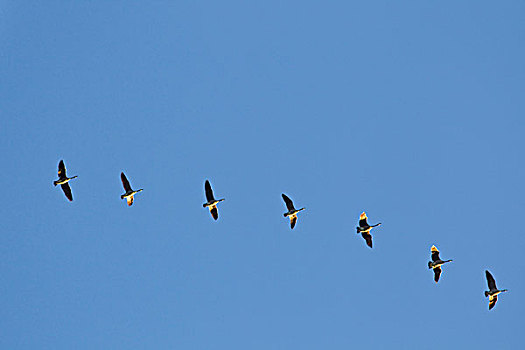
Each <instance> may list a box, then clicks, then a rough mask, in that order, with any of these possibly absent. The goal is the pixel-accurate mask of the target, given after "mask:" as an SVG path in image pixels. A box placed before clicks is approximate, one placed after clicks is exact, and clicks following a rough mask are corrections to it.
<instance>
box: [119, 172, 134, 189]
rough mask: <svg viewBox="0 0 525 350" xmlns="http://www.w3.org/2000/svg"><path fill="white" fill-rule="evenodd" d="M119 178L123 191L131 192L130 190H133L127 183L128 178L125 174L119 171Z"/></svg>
mask: <svg viewBox="0 0 525 350" xmlns="http://www.w3.org/2000/svg"><path fill="white" fill-rule="evenodd" d="M120 179H121V180H122V186H124V191H126V192H131V191H133V190H132V189H131V186H130V184H129V181H128V179H127V178H126V175H124V173H123V172H122V173H120Z"/></svg>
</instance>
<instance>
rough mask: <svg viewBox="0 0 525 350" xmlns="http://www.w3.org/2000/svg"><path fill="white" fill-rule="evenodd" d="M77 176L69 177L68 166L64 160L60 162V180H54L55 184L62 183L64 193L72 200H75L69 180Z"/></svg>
mask: <svg viewBox="0 0 525 350" xmlns="http://www.w3.org/2000/svg"><path fill="white" fill-rule="evenodd" d="M76 177H77V176H73V177H67V175H66V166H65V165H64V161H63V160H61V161H60V162H59V163H58V180H56V181H53V185H55V186H56V185H60V187H62V191H64V194H65V195H66V197H67V199H69V201H70V202H72V201H73V194H72V193H71V187H69V184H68V182H69V180H72V179H74V178H76Z"/></svg>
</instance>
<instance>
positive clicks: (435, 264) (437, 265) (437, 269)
mask: <svg viewBox="0 0 525 350" xmlns="http://www.w3.org/2000/svg"><path fill="white" fill-rule="evenodd" d="M430 253H431V254H432V261H429V262H428V268H429V269H434V281H436V283H438V281H439V276H440V275H441V266H442V265H444V264H445V263H448V262H451V261H452V260H441V259H440V258H439V250H438V249H437V248H436V246H435V245H433V246H432V248H430Z"/></svg>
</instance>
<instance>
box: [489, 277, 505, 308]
mask: <svg viewBox="0 0 525 350" xmlns="http://www.w3.org/2000/svg"><path fill="white" fill-rule="evenodd" d="M485 276H486V277H487V284H488V285H489V290H488V291H487V290H486V291H485V297H489V310H491V309H492V308H493V307H494V305H496V302H497V301H498V294H499V293H503V292H506V291H507V289H502V290H499V289H498V287H496V281H495V280H494V277H492V275H491V274H490V272H489V271H488V270H485Z"/></svg>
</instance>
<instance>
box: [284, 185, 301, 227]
mask: <svg viewBox="0 0 525 350" xmlns="http://www.w3.org/2000/svg"><path fill="white" fill-rule="evenodd" d="M281 195H282V196H283V200H284V203H285V204H286V208H287V209H288V211H287V212H286V213H284V217H287V216H288V218H289V219H290V227H291V228H292V230H293V228H294V227H295V223H296V222H297V213H298V212H300V211H301V210H304V209H306V208H301V209H295V207H294V205H293V202H292V200H291V199H290V198H288V196H287V195H285V194H284V193H283V194H281Z"/></svg>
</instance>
